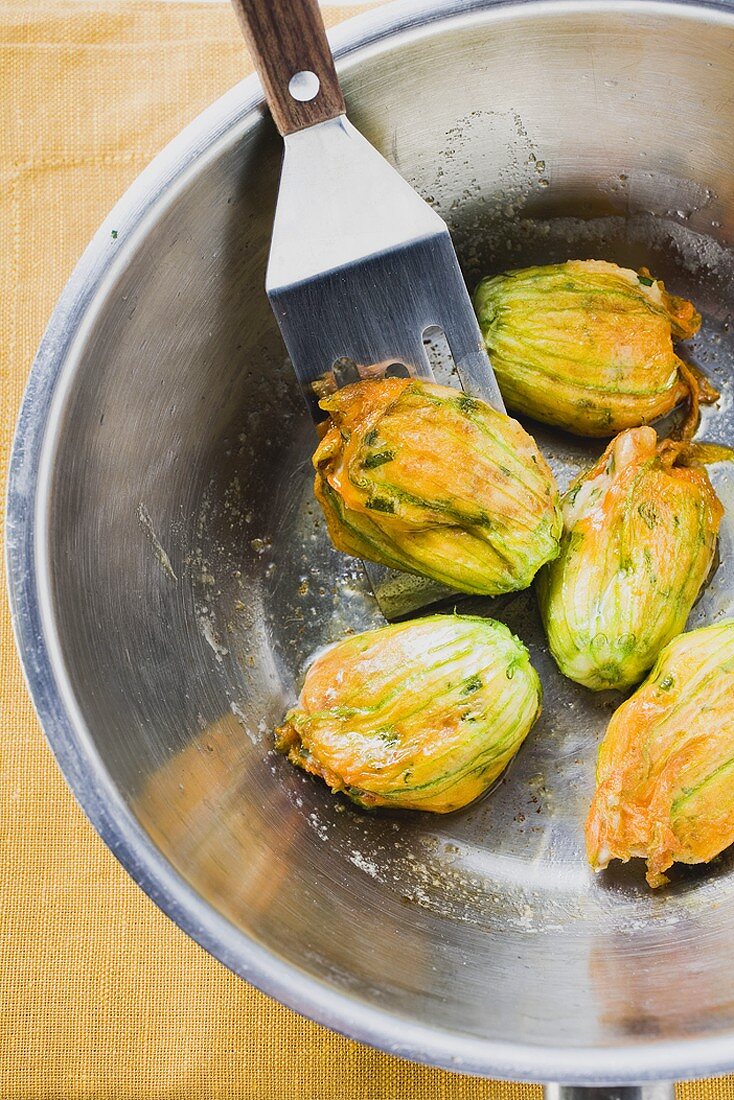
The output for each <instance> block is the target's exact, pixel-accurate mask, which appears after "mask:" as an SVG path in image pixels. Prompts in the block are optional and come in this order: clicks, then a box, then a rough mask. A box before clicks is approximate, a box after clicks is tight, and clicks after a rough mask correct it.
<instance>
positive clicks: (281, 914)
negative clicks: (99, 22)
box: [8, 0, 734, 1082]
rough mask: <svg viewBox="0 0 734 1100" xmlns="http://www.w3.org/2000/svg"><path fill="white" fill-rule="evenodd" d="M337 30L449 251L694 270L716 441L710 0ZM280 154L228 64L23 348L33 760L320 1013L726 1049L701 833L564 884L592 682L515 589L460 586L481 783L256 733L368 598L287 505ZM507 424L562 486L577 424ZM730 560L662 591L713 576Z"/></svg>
mask: <svg viewBox="0 0 734 1100" xmlns="http://www.w3.org/2000/svg"><path fill="white" fill-rule="evenodd" d="M335 44H336V46H337V53H338V55H339V57H340V59H341V60H340V69H341V73H342V76H343V79H344V84H345V89H346V92H347V96H348V100H349V102H350V110H351V114H352V117H353V119H354V121H355V122H356V123H357V124H358V125H359V126H360V127H361V128H362V129H363V130H364V131H365V132H366V134H367V135H368V136H369V137H370V138H371V139H372V140H373V141H374V142H375V143H376V144H377V145H378V146H379V147H380V148H381V149H382V150H383V151H384V152H385V153H386V154H387V155H388V156H389V157H390V158H391V159H392V160H393V162H394V163H395V164H396V165H397V167H398V168H399V169H400V171H401V172H402V173H403V174H404V175H405V176H406V177H407V178H408V179H409V180H410V181H411V182H413V183H414V184H415V185H416V186H417V187H418V188H419V189H420V191H421V192H422V193H423V194H424V195H426V196H428V197H430V198H431V200H432V201H433V202H435V203H436V205H437V207H438V208H439V209H440V211H441V212H442V213H443V214H444V215H445V216H446V217H447V218H448V220H449V222H450V224H451V225H452V227H453V229H454V231H455V237H456V241H457V245H458V248H459V251H460V253H461V257H462V260H463V263H464V264H465V268H466V274H467V278H468V279H469V281H470V282H474V281H475V280H476V278H477V277H478V275H479V274H480V273H483V272H487V271H493V270H498V269H502V268H504V267H506V266H511V265H515V266H517V265H519V264H522V263H525V262H526V261H532V262H535V261H538V260H540V261H543V260H555V259H563V258H567V257H568V256H598V257H607V258H611V259H616V260H620V261H623V262H626V263H630V264H639V263H642V262H647V263H648V264H649V265H650V266H651V267H652V268H653V269H654V271H655V272H656V273H659V274H662V275H663V276H664V277H665V278H666V279H668V280H669V283H670V286H671V287H672V289H674V290H678V291H682V292H684V293H689V294H690V295H692V296H693V297H694V298H695V300H696V302H697V303H698V304H699V305H700V306H701V308H702V309H703V311H704V314H705V318H706V319H705V325H704V330H703V333H702V335H701V337H699V338H697V339H696V341H695V342H694V344H693V349H692V352H691V354H692V355H693V357H694V358H695V359H696V360H697V361H698V362H700V363H701V365H702V366H703V367H704V368H705V369H706V370H708V371H709V372H710V373H711V374H712V375H713V376H714V377H715V379H716V380H717V381H719V382H720V383H723V385H724V391H725V396H724V398H723V400H722V403H721V407H720V409H719V410H718V411H715V412H713V413H709V414H707V415H706V419H705V423H704V433H703V434H705V435H706V436H707V437H708V438H714V439H722V440H727V439H728V440H729V441H730V442H731V429H732V414H731V411H730V410H731V393H732V388H731V384H730V382H729V371H730V370H731V366H732V347H733V345H732V334H731V332H730V329H729V320H730V310H731V303H730V294H731V287H732V274H733V271H734V262H733V253H732V251H731V250H730V249H731V246H732V244H733V243H734V161H733V160H732V128H733V122H734V10H732V6H731V5H730V4H722V3H694V4H682V3H659V2H656V0H618V2H614V0H586V2H572V0H566V2H562V0H558V2H555V0H546V2H537V3H536V2H533V0H529V2H524V3H523V2H516V3H511V2H507V3H501V2H497V3H493V2H491V0H474V2H471V0H469V2H466V0H464V2H462V0H443V2H434V3H430V4H427V3H415V2H408V3H402V4H399V5H395V6H391V7H388V8H385V9H381V10H378V11H376V12H375V13H373V14H371V15H369V16H364V17H362V18H360V19H358V20H356V21H354V22H352V23H350V24H349V25H348V26H346V27H344V28H343V29H342V30H341V31H340V32H339V34H338V35H336V36H335ZM279 159H280V144H279V141H278V139H277V136H276V134H275V132H274V129H273V127H272V125H271V123H270V121H269V119H268V117H267V115H266V113H265V111H264V108H263V104H262V100H261V96H260V92H259V88H258V86H257V84H256V83H255V82H254V81H246V82H245V83H244V84H242V85H241V86H239V87H237V88H235V89H234V90H233V91H232V92H231V93H229V94H228V95H226V96H225V97H224V98H223V99H221V100H220V101H219V102H218V103H216V104H215V105H214V106H213V107H211V108H210V109H209V110H208V111H207V112H205V113H204V114H203V115H202V116H201V117H200V118H199V119H198V120H197V121H196V122H195V123H194V124H193V125H192V126H190V127H189V128H188V129H187V130H186V131H184V133H183V134H182V135H181V136H180V137H179V138H178V139H177V140H176V141H175V142H173V144H172V145H170V146H169V147H168V148H167V149H166V150H165V151H164V152H163V153H162V154H161V156H160V157H158V158H157V160H156V161H155V162H154V163H153V164H152V165H151V167H150V168H149V169H148V170H147V171H146V172H144V173H143V175H142V176H141V177H140V179H139V180H138V182H137V183H136V184H135V185H134V187H133V188H132V189H131V190H130V191H129V192H128V194H127V195H126V196H125V197H124V198H123V199H122V201H121V202H120V204H119V205H118V206H117V208H116V209H115V211H114V212H113V213H112V214H111V215H110V217H109V218H108V219H107V221H106V222H105V223H104V225H103V226H102V228H101V229H100V231H99V233H98V234H97V236H96V237H95V238H94V240H93V242H92V243H91V245H90V246H89V249H88V251H87V252H86V253H85V255H84V257H83V259H82V261H81V262H80V265H79V267H78V268H77V270H76V272H75V274H74V276H73V277H72V279H71V282H70V284H69V286H68V287H67V289H66V291H65V292H64V295H63V297H62V299H61V301H60V303H59V305H58V307H57V309H56V312H55V313H54V316H53V318H52V320H51V324H50V327H49V329H48V332H47V334H46V336H45V338H44V341H43V344H42V347H41V349H40V351H39V355H38V359H37V361H36V363H35V366H34V368H33V372H32V375H31V380H30V384H29V388H28V392H27V396H26V400H25V404H24V407H23V412H22V415H21V419H20V426H19V430H18V437H17V443H16V447H15V452H14V456H13V464H12V474H11V482H10V497H9V516H8V519H9V527H8V542H9V555H10V574H11V588H12V599H13V607H14V614H15V624H16V630H17V637H18V643H19V646H20V649H21V652H22V656H23V660H24V663H25V668H26V672H27V676H28V680H29V683H30V686H31V690H32V693H33V697H34V699H35V702H36V706H37V707H38V711H39V713H40V716H41V719H42V722H43V725H44V728H45V730H46V732H47V734H48V737H49V739H50V741H51V743H52V745H53V748H54V751H55V752H56V755H57V757H58V759H59V762H60V764H61V766H62V768H63V769H64V772H65V773H66V776H67V778H68V780H69V782H70V784H71V786H72V787H73V789H74V791H75V793H76V795H77V797H78V798H79V800H80V801H81V803H82V804H83V806H84V808H85V809H86V811H87V813H88V814H89V816H90V818H91V819H92V821H93V822H94V824H95V826H96V827H97V829H98V830H99V832H100V833H101V834H102V836H103V837H104V839H105V840H106V841H107V843H108V844H109V846H110V847H111V848H112V850H113V851H114V852H115V854H116V855H117V856H118V857H119V858H120V859H121V860H122V862H123V863H124V864H125V866H126V867H127V868H128V869H129V871H130V873H131V874H132V875H133V876H134V877H135V879H136V880H137V881H138V882H139V883H140V885H141V886H142V887H143V888H144V889H145V890H146V891H147V892H148V893H149V894H150V895H151V896H152V897H153V898H154V900H155V901H156V902H157V903H158V904H159V905H161V906H162V907H163V908H164V909H165V910H166V911H167V912H168V913H169V914H170V916H171V917H172V919H173V920H175V921H176V922H177V923H178V924H179V925H180V926H181V927H182V928H184V929H186V930H187V931H188V932H189V933H190V934H191V935H192V936H193V937H195V938H196V939H197V940H198V941H199V942H200V943H201V944H203V945H204V946H205V947H206V948H207V949H208V950H210V951H211V952H213V953H214V954H215V955H216V956H217V957H218V958H220V959H221V960H222V961H223V962H224V963H225V964H226V965H227V966H230V967H232V968H233V969H234V970H236V971H237V972H238V973H239V974H241V975H242V976H243V977H245V978H247V979H249V980H250V981H252V982H254V983H255V984H257V985H258V986H260V987H261V988H262V989H265V990H266V991H267V992H269V993H271V994H272V995H274V996H275V997H277V998H278V999H280V1000H282V1001H285V1002H286V1003H288V1004H290V1005H292V1006H293V1007H294V1008H296V1009H298V1010H299V1011H300V1012H303V1013H305V1014H307V1015H309V1016H312V1017H314V1018H315V1019H317V1020H320V1021H322V1022H323V1023H325V1024H328V1025H329V1026H330V1027H333V1028H336V1029H338V1030H339V1031H343V1032H346V1033H348V1034H350V1035H353V1036H356V1037H358V1038H360V1039H363V1040H366V1041H367V1042H370V1043H373V1044H375V1045H377V1046H380V1047H382V1048H384V1049H385V1050H390V1051H394V1052H396V1053H398V1054H404V1055H407V1056H408V1057H411V1058H415V1059H420V1060H425V1061H429V1062H434V1063H437V1064H441V1065H444V1066H448V1067H450V1068H454V1069H460V1070H465V1071H472V1072H477V1073H485V1074H492V1075H499V1076H506V1077H512V1078H528V1079H533V1080H542V1079H556V1080H561V1079H562V1080H566V1081H570V1082H599V1081H608V1080H615V1081H618V1082H631V1081H639V1080H643V1079H646V1078H656V1077H662V1076H666V1077H672V1076H673V1075H675V1076H688V1077H690V1076H694V1075H696V1074H703V1073H713V1072H717V1071H723V1070H725V1069H730V1068H732V1067H733V1066H734V952H733V951H732V940H733V937H734V874H733V873H732V868H733V866H734V858H733V857H732V856H731V855H729V856H728V857H727V856H725V857H723V858H722V859H721V860H719V861H718V862H717V863H716V864H715V865H714V866H712V867H710V868H708V869H706V870H703V871H702V870H701V869H688V870H683V871H680V872H679V873H677V874H676V876H675V878H674V881H673V883H672V885H671V886H670V888H668V889H667V890H665V891H661V892H658V893H656V894H652V893H650V892H649V891H648V890H647V888H646V887H645V886H644V885H643V884H642V881H641V880H642V876H641V873H640V869H639V867H632V868H630V867H628V868H625V869H618V870H614V871H612V872H610V873H608V874H607V875H605V876H603V877H600V878H598V879H596V880H594V879H593V877H592V875H591V873H590V872H589V870H588V869H587V867H586V865H585V862H584V858H583V850H582V836H581V822H582V820H583V816H584V814H585V811H586V806H587V803H588V798H589V793H590V790H591V786H592V775H593V761H594V756H595V750H596V743H597V740H598V738H599V736H600V733H601V731H602V730H603V728H604V725H605V722H606V719H607V718H608V715H609V712H610V709H611V708H612V707H613V706H614V705H615V701H616V700H615V699H613V698H611V697H608V696H605V697H601V698H600V697H594V698H591V697H589V696H588V695H586V694H584V693H583V692H582V691H581V689H576V688H575V687H574V686H573V685H571V684H569V683H568V682H565V681H563V680H562V679H561V678H560V677H559V676H558V675H557V674H556V673H555V672H554V669H553V667H552V664H551V662H550V661H549V659H548V657H547V654H546V651H545V648H544V645H543V638H542V634H541V632H540V630H539V627H538V623H537V618H536V615H535V610H534V605H533V601H532V596H531V595H528V594H524V595H520V596H517V597H514V598H512V599H506V600H504V601H502V602H499V601H498V602H496V603H495V604H493V603H492V602H491V601H484V602H482V603H481V604H476V602H475V603H473V604H472V606H473V607H477V606H480V607H481V608H482V609H483V610H484V611H486V612H488V613H492V614H497V615H498V616H499V617H501V618H504V619H505V620H506V621H507V622H508V623H510V625H511V626H513V627H514V628H515V629H516V630H517V632H518V633H520V634H521V635H522V636H523V637H524V638H525V639H526V641H527V642H528V643H529V644H530V645H531V647H532V649H533V653H534V658H535V660H536V662H537V664H538V667H539V668H540V670H541V675H542V677H543V679H544V682H545V688H546V710H545V714H544V718H543V720H542V722H541V723H540V724H539V725H538V727H537V728H536V729H535V731H534V732H533V734H532V736H531V738H530V739H529V741H528V743H527V744H526V746H525V747H524V748H523V750H522V752H521V754H520V756H519V758H518V760H517V761H516V763H515V764H514V766H513V767H512V768H511V769H510V772H509V774H508V775H507V777H506V778H505V780H504V781H503V782H502V783H501V785H500V786H499V788H498V789H497V790H496V791H495V792H494V793H493V794H492V795H491V796H490V797H489V798H488V799H486V800H485V801H483V802H482V803H480V804H479V805H476V806H474V807H472V808H470V809H468V810H466V811H465V812H463V813H459V814H455V815H453V816H449V817H448V818H445V819H434V818H431V817H426V816H423V817H421V816H419V815H413V816H409V815H408V816H398V815H393V816H390V815H374V816H368V815H366V814H364V813H361V812H359V811H357V810H356V809H351V808H349V807H347V806H345V805H344V804H342V803H341V802H339V801H338V800H336V799H334V798H332V797H330V796H329V795H328V794H327V792H326V790H325V788H324V787H323V786H322V785H320V784H319V783H318V782H316V781H313V780H311V779H309V778H308V777H306V776H304V775H302V774H298V773H296V771H294V769H292V768H291V767H290V766H289V765H288V764H287V763H285V762H284V761H282V760H281V759H280V758H276V757H275V756H274V755H273V753H272V750H271V736H270V731H271V728H272V726H273V725H274V724H275V723H276V722H277V721H278V720H279V719H280V717H281V716H282V713H283V711H284V709H285V707H286V705H287V704H288V703H290V701H291V700H292V699H293V697H294V693H295V692H296V689H297V683H298V680H299V677H300V675H301V674H302V670H303V667H304V663H305V662H306V660H307V657H308V655H309V654H310V653H311V652H312V651H313V650H314V649H315V648H316V647H317V646H319V645H322V644H323V643H324V642H326V641H328V640H329V639H332V638H335V637H337V636H339V635H340V634H341V633H342V632H343V631H344V630H345V629H347V628H355V627H357V628H358V627H362V626H365V625H368V624H372V623H375V622H376V621H377V620H378V615H377V611H376V609H375V606H374V604H373V602H372V600H371V598H370V595H369V592H368V590H367V588H366V586H365V583H364V580H363V577H362V574H361V572H360V570H359V568H358V567H357V565H356V564H355V563H354V562H351V561H349V560H347V559H344V558H343V557H341V556H340V555H338V554H337V553H335V552H334V551H332V550H331V549H330V547H329V545H328V542H327V539H326V536H325V532H324V529H323V526H322V524H321V522H320V518H319V516H318V515H317V513H316V509H315V507H314V504H313V500H312V495H311V479H310V474H309V463H308V459H309V453H310V449H311V447H312V444H313V436H312V427H311V425H310V423H309V421H308V418H307V416H306V413H305V409H304V408H303V407H302V404H301V399H300V397H299V395H298V393H297V389H296V386H295V383H294V381H293V379H292V378H291V374H290V371H289V368H288V366H287V364H286V362H285V360H284V353H283V348H282V346H281V343H280V340H279V337H278V334H277V332H276V329H275V326H274V323H273V320H272V317H271V314H270V310H269V307H268V304H267V301H266V299H265V296H264V294H263V289H262V287H263V274H264V265H265V258H266V252H267V247H268V237H269V231H270V225H271V218H272V212H273V204H274V198H275V193H276V185H277V177H278V169H279ZM113 230H114V231H115V232H113ZM538 438H539V440H540V442H541V444H542V446H543V447H544V449H545V450H546V451H547V453H549V454H550V455H551V457H552V459H553V462H554V464H555V468H556V470H557V471H558V474H559V477H560V478H561V480H567V479H568V477H569V476H570V475H571V473H572V472H573V471H574V470H575V469H577V468H578V467H579V465H581V464H583V463H585V462H587V461H588V460H589V458H590V457H591V456H592V455H594V454H595V453H597V452H598V445H596V444H594V445H591V446H587V445H586V444H583V443H581V442H578V441H576V442H574V441H572V440H570V439H568V438H566V437H563V436H561V435H559V434H554V433H551V432H549V431H545V430H543V431H541V430H540V429H538ZM715 477H716V480H717V485H718V487H719V490H720V492H721V494H722V496H723V497H724V498H725V503H729V504H733V503H734V489H732V481H731V477H730V475H729V474H728V473H727V470H726V468H724V467H721V468H715ZM732 538H733V535H732V527H731V525H730V524H728V525H727V526H726V527H725V530H724V534H723V539H722V557H723V559H724V563H725V564H726V561H727V560H728V557H727V556H728V555H730V553H731V550H732ZM728 577H729V572H728V571H727V570H726V569H723V570H722V571H720V573H719V574H718V575H717V579H716V580H715V581H714V583H713V584H712V586H711V587H710V588H709V589H708V591H707V593H706V595H705V596H704V598H703V600H702V601H701V602H700V603H699V605H698V607H697V608H696V610H695V611H694V618H695V619H696V620H697V621H700V620H704V619H708V618H711V617H712V616H716V615H719V614H722V613H726V612H727V611H730V610H731V608H732V606H734V604H732V600H731V593H730V586H729V584H728Z"/></svg>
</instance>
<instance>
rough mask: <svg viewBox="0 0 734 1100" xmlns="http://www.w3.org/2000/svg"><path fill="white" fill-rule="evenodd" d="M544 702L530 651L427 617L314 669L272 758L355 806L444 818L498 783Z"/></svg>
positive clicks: (499, 630) (475, 628) (369, 637)
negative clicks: (282, 757) (281, 758)
mask: <svg viewBox="0 0 734 1100" xmlns="http://www.w3.org/2000/svg"><path fill="white" fill-rule="evenodd" d="M540 700H541V688H540V681H539V679H538V676H537V674H536V672H535V670H534V669H533V667H532V665H531V664H530V657H529V654H528V651H527V649H526V648H525V646H524V645H523V644H522V642H520V641H519V639H518V638H516V637H515V636H514V635H513V634H511V633H510V631H509V630H508V629H507V627H506V626H504V625H503V624H502V623H498V622H494V621H493V620H492V619H480V618H475V617H469V616H460V615H432V616H430V617H428V618H425V619H418V620H415V621H413V622H407V623H399V624H398V625H395V626H385V627H382V628H380V629H378V630H369V631H366V632H365V633H363V634H356V635H354V636H353V637H349V638H345V639H344V640H343V641H341V642H338V643H337V644H336V645H334V646H332V647H331V648H330V649H329V650H327V651H326V652H325V653H323V654H322V655H321V656H320V657H318V658H317V659H316V661H315V662H314V663H313V665H312V666H311V668H310V669H309V671H308V673H307V675H306V680H305V683H304V685H303V690H302V692H301V696H300V700H299V703H298V706H296V707H294V708H293V710H291V711H290V713H289V714H287V715H286V718H285V721H284V724H283V725H282V726H281V727H280V728H279V729H278V730H277V731H276V746H277V748H278V749H279V750H280V751H281V752H283V753H286V754H287V755H288V758H289V759H290V760H291V762H292V763H293V764H296V765H297V766H298V767H300V768H304V769H305V770H306V771H308V772H311V773H313V774H314V775H317V776H320V777H321V778H322V779H324V781H325V782H326V783H328V785H329V786H330V787H331V789H332V790H333V791H342V792H343V793H344V794H346V795H348V797H349V798H351V799H352V800H353V801H354V802H356V803H358V804H359V805H361V806H367V807H371V806H389V807H393V808H400V809H412V810H430V811H431V812H433V813H448V812H449V811H451V810H457V809H459V808H460V807H461V806H465V805H467V803H469V802H472V801H473V800H474V799H475V798H478V797H479V795H481V794H483V793H484V792H485V791H486V790H487V788H488V787H489V786H490V784H491V783H492V782H493V781H494V780H495V779H496V778H497V776H498V775H500V773H501V772H502V771H503V770H504V768H505V767H506V765H507V764H508V762H509V761H510V760H511V758H512V757H513V756H514V755H515V753H516V752H517V750H518V749H519V747H520V745H521V744H522V742H523V740H524V739H525V737H526V735H527V733H528V731H529V730H530V727H531V726H532V725H533V723H534V721H535V719H536V718H537V717H538V714H539V713H540Z"/></svg>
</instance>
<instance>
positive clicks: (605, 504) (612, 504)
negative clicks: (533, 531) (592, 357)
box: [537, 428, 723, 690]
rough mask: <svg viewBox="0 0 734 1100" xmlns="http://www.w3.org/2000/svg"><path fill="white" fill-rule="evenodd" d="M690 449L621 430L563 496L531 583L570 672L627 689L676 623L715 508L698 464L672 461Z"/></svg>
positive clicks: (702, 560)
mask: <svg viewBox="0 0 734 1100" xmlns="http://www.w3.org/2000/svg"><path fill="white" fill-rule="evenodd" d="M695 454H696V449H695V447H690V446H689V445H687V444H684V443H673V442H671V441H669V440H666V441H663V442H661V443H658V439H657V435H656V433H655V430H654V429H653V428H631V429H630V430H629V431H626V432H622V434H621V435H619V436H617V438H616V439H614V440H613V441H612V442H611V443H610V444H609V446H608V447H607V449H606V451H605V452H604V454H603V455H602V457H601V458H600V459H599V461H598V462H597V464H596V465H595V466H594V467H593V468H592V469H591V470H590V471H589V472H588V473H586V474H583V475H582V476H581V477H580V478H578V479H577V480H576V481H575V482H574V483H573V484H572V486H571V488H570V489H569V490H568V492H567V493H566V494H565V496H564V498H563V515H564V533H563V539H562V542H561V552H560V556H559V557H558V558H557V559H556V560H555V561H554V562H552V563H551V564H550V565H549V566H547V567H546V568H545V569H544V570H543V572H542V573H541V574H540V575H539V577H538V583H537V591H538V598H539V603H540V610H541V615H542V618H543V623H544V626H545V629H546V633H547V636H548V643H549V646H550V650H551V653H552V654H553V656H554V658H555V660H556V663H557V664H558V667H559V668H560V670H561V672H563V673H564V675H566V676H568V677H569V678H570V679H571V680H575V681H576V682H577V683H579V684H584V685H585V686H586V687H589V688H592V689H594V690H602V689H604V688H619V689H622V688H627V687H630V686H632V685H633V684H636V683H637V682H638V681H639V680H641V679H642V677H643V676H644V674H645V673H646V672H647V671H648V669H650V668H651V666H652V665H653V663H654V661H655V659H656V657H657V655H658V653H659V652H660V650H661V649H662V647H663V646H664V645H665V644H666V643H667V642H669V641H670V640H671V638H673V637H675V635H676V634H679V633H680V631H681V630H683V628H684V626H685V623H686V619H687V618H688V614H689V612H690V610H691V608H692V606H693V604H694V602H695V600H696V597H697V596H698V593H699V591H700V589H701V586H702V584H703V582H704V581H705V580H706V577H707V576H708V573H709V570H710V569H711V565H712V563H713V559H714V554H715V551H716V539H717V534H718V530H719V524H720V522H721V517H722V515H723V509H722V507H721V504H720V503H719V499H718V497H717V496H716V493H715V492H714V489H713V486H712V485H711V482H710V480H709V477H708V474H707V473H706V470H705V469H704V468H703V467H692V466H685V465H681V463H683V462H688V461H692V460H693V456H695Z"/></svg>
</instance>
